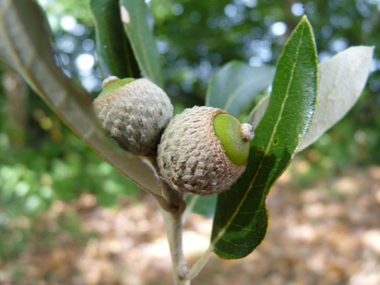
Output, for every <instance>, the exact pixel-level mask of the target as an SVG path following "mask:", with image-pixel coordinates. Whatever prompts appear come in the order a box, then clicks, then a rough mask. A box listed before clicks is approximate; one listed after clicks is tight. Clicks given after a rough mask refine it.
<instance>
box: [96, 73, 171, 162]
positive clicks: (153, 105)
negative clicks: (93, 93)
mask: <svg viewBox="0 0 380 285" xmlns="http://www.w3.org/2000/svg"><path fill="white" fill-rule="evenodd" d="M102 87H103V91H102V92H101V93H100V94H99V96H98V97H97V98H96V99H95V100H94V102H93V106H94V109H95V113H96V114H97V116H98V118H99V119H100V121H101V123H102V127H103V128H104V129H105V131H106V133H107V134H108V135H109V136H110V137H111V139H112V140H113V141H114V142H115V143H116V144H118V145H119V146H121V147H122V148H124V149H126V150H128V151H130V152H131V153H133V154H134V155H143V156H151V155H153V156H155V155H156V151H157V145H158V143H159V142H160V137H161V135H162V132H163V130H164V129H165V127H166V126H167V125H168V123H169V122H170V121H171V119H172V118H173V105H172V104H171V102H170V99H169V97H168V96H167V95H166V93H165V92H164V91H163V90H162V89H161V88H160V87H158V86H157V85H156V84H154V83H152V82H150V81H149V80H147V79H137V80H135V79H134V78H125V79H119V78H117V77H116V76H110V77H108V78H106V79H105V80H104V81H103V84H102Z"/></svg>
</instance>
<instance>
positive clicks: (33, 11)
mask: <svg viewBox="0 0 380 285" xmlns="http://www.w3.org/2000/svg"><path fill="white" fill-rule="evenodd" d="M48 35H49V28H48V25H47V23H46V22H45V19H44V17H43V14H42V12H41V10H40V9H39V7H38V5H37V4H36V3H35V2H34V1H30V0H3V1H0V58H1V59H2V60H3V61H5V62H6V63H7V64H9V65H10V66H11V67H13V68H14V69H16V70H17V71H18V72H19V73H20V74H21V76H22V77H23V78H24V79H25V80H26V81H27V82H28V84H29V85H30V86H31V87H32V88H33V89H34V90H35V91H36V92H37V93H38V94H39V95H40V96H41V97H42V98H43V99H44V100H45V101H46V102H47V104H48V105H49V106H50V107H51V108H52V109H53V110H54V111H55V112H56V113H57V115H58V116H59V117H60V118H61V119H62V121H63V122H64V123H65V124H66V125H67V126H69V127H70V128H71V130H72V131H73V132H74V133H76V134H77V135H78V137H80V138H81V139H82V140H83V141H85V143H87V144H88V145H89V146H90V147H91V148H92V149H93V150H94V151H95V152H96V153H98V154H99V155H100V156H101V157H103V158H104V159H105V160H106V161H108V162H109V163H110V164H111V165H113V166H114V167H115V168H116V169H117V170H119V171H120V172H121V173H123V174H124V175H125V176H127V177H128V178H130V179H131V180H132V181H134V182H135V183H136V184H138V185H139V186H140V187H142V188H143V189H145V190H147V191H150V192H152V193H156V194H159V193H160V187H159V179H158V177H157V174H156V172H155V170H154V168H153V167H152V166H151V164H150V163H149V161H148V160H146V159H144V158H140V157H135V156H131V155H128V154H126V153H121V152H119V151H116V149H114V148H113V147H112V145H111V144H110V143H109V141H108V139H107V138H106V136H105V134H104V132H103V130H102V129H101V127H100V124H99V123H98V120H97V118H96V116H95V113H94V111H93V109H92V105H91V103H92V99H91V97H90V95H88V94H87V93H86V92H85V91H84V90H83V89H81V88H79V87H77V86H75V85H74V84H73V82H72V81H71V80H70V79H69V78H67V77H66V76H65V75H64V74H63V72H62V71H61V69H60V68H58V67H57V66H56V65H55V63H54V61H53V58H54V54H53V52H52V48H51V45H50V42H49V37H48Z"/></svg>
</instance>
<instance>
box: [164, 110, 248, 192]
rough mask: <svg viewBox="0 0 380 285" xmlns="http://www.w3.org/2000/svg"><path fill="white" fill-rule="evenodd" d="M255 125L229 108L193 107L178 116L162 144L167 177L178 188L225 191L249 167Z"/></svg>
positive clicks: (188, 190) (180, 189)
mask: <svg viewBox="0 0 380 285" xmlns="http://www.w3.org/2000/svg"><path fill="white" fill-rule="evenodd" d="M253 137H254V132H253V128H252V126H251V125H249V124H241V123H240V122H239V121H238V120H237V119H236V118H234V117H232V116H231V115H229V114H228V113H227V112H225V111H223V110H221V109H218V108H212V107H193V108H191V109H186V110H185V111H184V112H183V113H182V114H180V115H177V116H175V118H174V119H173V120H172V121H171V122H170V124H169V125H168V126H167V128H166V129H165V131H164V133H163V135H162V138H161V142H160V144H159V146H158V156H157V163H158V166H159V169H160V173H161V175H162V177H163V179H164V180H165V181H166V182H167V183H168V184H169V185H170V186H171V187H172V188H173V189H175V190H178V191H181V192H187V193H192V194H197V195H201V196H207V195H213V194H217V193H221V192H223V191H225V190H227V189H229V188H230V187H231V185H232V184H233V183H235V181H236V180H237V179H238V178H239V177H240V175H241V174H242V173H243V172H244V171H245V168H246V164H247V158H248V153H249V141H250V140H251V139H253Z"/></svg>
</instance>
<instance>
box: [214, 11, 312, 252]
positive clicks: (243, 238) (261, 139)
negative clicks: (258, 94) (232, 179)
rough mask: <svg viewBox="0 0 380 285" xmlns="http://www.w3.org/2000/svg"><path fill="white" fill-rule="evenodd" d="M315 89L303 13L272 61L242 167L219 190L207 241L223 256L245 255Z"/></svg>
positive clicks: (260, 235)
mask: <svg viewBox="0 0 380 285" xmlns="http://www.w3.org/2000/svg"><path fill="white" fill-rule="evenodd" d="M316 88H317V54H316V47H315V41H314V36H313V32H312V28H311V26H310V23H309V22H308V20H307V18H306V16H304V17H303V18H302V20H301V21H300V23H299V25H298V26H297V27H296V28H295V30H294V31H293V34H292V36H291V37H290V39H289V40H288V42H287V44H286V45H285V47H284V51H283V53H282V55H281V57H280V59H279V61H278V64H277V70H276V75H275V78H274V81H273V89H272V96H271V98H270V102H269V105H268V109H267V112H266V113H265V115H264V117H263V119H262V120H261V122H260V124H259V125H258V127H257V129H256V130H255V133H256V135H255V138H254V139H253V140H252V141H251V148H250V155H249V158H248V164H247V169H246V171H245V173H244V174H243V175H242V177H240V178H239V179H238V181H237V183H235V184H234V185H233V186H232V188H231V189H230V190H227V191H226V192H223V193H221V194H219V196H218V201H217V207H216V213H215V218H214V224H213V230H212V238H211V246H212V247H213V250H214V252H215V253H216V254H217V255H218V256H220V257H222V258H226V259H236V258H242V257H244V256H246V255H248V254H250V253H251V252H252V251H253V250H254V249H255V248H256V247H257V246H258V245H259V244H260V243H261V241H262V240H263V239H264V237H265V234H266V231H267V227H268V214H267V208H266V205H265V199H266V196H267V194H268V192H269V190H270V188H271V186H272V185H273V184H274V182H275V181H276V180H277V179H278V177H279V176H280V175H281V174H282V173H283V172H284V171H285V169H286V168H287V166H288V165H289V163H290V162H291V161H292V159H293V157H294V155H295V153H296V151H297V149H298V147H299V146H300V144H301V143H302V141H303V139H304V137H305V135H306V132H307V130H308V127H309V125H310V123H311V120H312V117H313V113H314V107H315V100H316Z"/></svg>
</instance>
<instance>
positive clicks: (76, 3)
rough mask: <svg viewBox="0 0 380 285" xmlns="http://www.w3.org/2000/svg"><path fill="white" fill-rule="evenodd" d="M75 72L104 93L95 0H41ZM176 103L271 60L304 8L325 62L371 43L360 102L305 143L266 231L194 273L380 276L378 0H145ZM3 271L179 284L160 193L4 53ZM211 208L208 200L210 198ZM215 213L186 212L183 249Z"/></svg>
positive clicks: (198, 246) (195, 252) (267, 277)
mask: <svg viewBox="0 0 380 285" xmlns="http://www.w3.org/2000/svg"><path fill="white" fill-rule="evenodd" d="M38 2H39V3H40V4H41V5H42V6H43V7H44V9H45V10H46V11H47V16H48V19H49V22H50V25H51V27H52V30H53V33H54V36H55V44H54V45H55V48H56V51H57V53H58V55H59V58H58V61H59V63H60V65H61V66H62V69H63V70H64V71H65V73H66V74H67V75H68V76H70V77H71V78H72V79H73V80H75V81H76V82H77V83H78V84H80V85H82V86H83V87H84V88H85V89H86V90H87V91H89V92H90V93H91V94H93V96H94V97H95V96H96V94H97V93H99V91H100V88H101V87H100V84H101V78H100V77H101V76H100V72H99V69H98V67H97V56H96V51H95V44H94V25H93V20H92V16H91V13H90V10H89V0H55V1H53V0H39V1H38ZM148 5H149V7H150V13H147V18H148V21H149V23H151V24H152V25H153V22H154V33H155V35H156V37H157V46H158V49H159V52H160V56H161V62H162V65H163V70H164V77H165V80H166V84H165V90H166V91H167V93H168V94H169V96H170V98H171V100H172V102H173V104H174V106H175V112H176V113H180V112H182V110H183V109H184V108H187V107H191V106H194V105H204V98H205V93H206V88H207V83H208V82H209V80H210V79H211V77H212V75H213V74H214V73H215V72H217V71H218V69H219V68H221V67H222V66H223V65H224V64H226V63H227V62H229V61H230V60H233V59H238V60H242V61H245V62H248V63H249V64H250V65H252V66H260V65H275V64H276V61H277V59H278V57H279V55H280V53H281V51H282V47H283V45H284V43H285V41H286V39H287V38H288V36H289V35H290V33H291V31H292V30H293V28H294V27H295V25H296V24H297V22H298V21H299V19H300V17H301V15H302V14H304V13H306V14H307V15H308V17H309V20H310V22H311V23H312V25H313V27H314V32H315V36H316V40H317V46H318V54H319V59H320V61H323V60H326V59H328V58H330V57H331V56H333V55H334V54H335V53H337V52H339V51H342V50H344V49H345V48H347V47H349V46H355V45H374V46H376V48H375V54H374V60H373V64H372V69H371V70H372V72H371V75H370V77H369V80H368V84H367V86H366V88H365V90H364V91H363V94H362V96H361V97H360V99H359V101H358V103H357V104H356V106H355V107H354V108H353V109H352V110H351V111H350V112H349V113H348V114H347V116H346V117H345V118H344V119H343V120H342V121H340V122H339V123H338V124H337V125H336V126H334V127H333V128H332V129H331V130H330V131H328V132H327V133H326V134H324V135H323V136H322V137H321V138H320V139H319V140H318V141H317V142H316V143H315V144H313V145H312V146H311V147H309V148H308V149H306V150H304V151H302V152H301V153H299V154H298V155H297V156H296V158H295V160H294V162H293V163H292V164H291V166H290V167H289V169H288V170H287V171H286V172H285V174H284V175H283V176H282V177H281V178H280V180H279V181H278V183H277V184H276V186H275V187H274V188H273V189H272V190H271V193H270V194H269V196H268V209H269V215H270V222H269V230H268V234H267V238H266V239H265V240H264V242H263V243H262V244H261V245H260V246H259V247H258V249H257V250H256V251H254V252H253V253H252V254H251V255H249V256H248V257H247V258H245V259H241V260H235V261H227V260H221V259H219V258H218V257H216V256H215V255H214V256H212V257H211V259H210V261H209V263H208V264H207V265H206V267H205V268H204V270H203V271H202V272H201V273H200V274H199V276H198V277H197V278H196V279H195V280H194V281H193V284H218V285H219V284H253V283H254V284H297V285H298V284H352V285H356V284H360V285H372V284H373V285H377V284H380V166H379V162H380V151H379V149H380V131H379V130H380V112H379V110H380V72H379V70H380V60H378V59H377V58H378V55H379V52H380V50H379V47H380V34H379V33H378V31H379V30H380V25H379V21H380V15H379V11H380V1H378V0H356V1H355V0H319V1H308V2H306V1H305V2H302V3H301V2H296V1H292V0H286V1H275V0H266V1H264V0H262V1H259V0H233V1H221V0H180V1H176V0H152V1H150V2H149V3H148ZM0 77H1V88H0V284H128V285H129V284H131V285H139V284H170V283H171V263H170V258H169V251H168V247H167V242H166V236H165V231H164V224H163V220H162V218H161V216H160V214H159V212H158V208H157V206H156V204H155V202H154V201H153V200H152V199H151V197H149V196H148V195H147V194H145V193H144V192H143V191H141V190H139V189H138V188H137V187H136V186H135V185H134V184H133V183H132V182H130V181H129V180H128V179H127V178H125V177H124V176H122V175H121V174H120V173H118V172H117V171H116V170H114V169H113V168H112V167H111V166H110V165H108V164H107V163H106V162H104V161H103V160H102V159H101V158H100V157H98V156H97V155H96V154H95V153H94V152H93V151H92V150H91V149H90V148H89V147H88V146H86V145H85V144H84V143H83V142H82V141H81V140H80V139H78V138H77V137H76V136H75V135H74V134H73V133H71V131H70V130H69V129H68V128H67V127H66V126H64V125H63V124H62V123H61V122H60V121H59V119H58V118H57V116H56V115H55V114H54V113H53V112H52V111H51V110H50V109H49V108H48V107H47V105H46V104H45V103H44V102H43V101H42V100H41V99H40V98H39V97H38V96H37V95H36V94H35V93H34V92H33V91H31V90H30V89H29V87H28V86H27V85H26V84H25V83H24V82H23V80H22V79H21V78H20V77H19V76H18V75H17V74H16V73H15V72H14V71H12V70H11V69H9V68H8V67H7V66H5V65H4V64H1V63H0ZM203 207H204V208H203V209H201V210H202V211H203V212H205V213H208V212H210V211H211V212H212V205H210V206H207V203H204V205H203ZM211 225H212V219H211V218H206V217H203V216H200V215H197V214H193V215H191V216H190V218H189V220H188V222H187V223H186V225H185V231H184V243H185V254H186V257H187V258H188V260H189V262H190V263H192V262H194V261H195V260H196V258H197V256H199V255H200V254H201V253H202V251H203V250H205V248H206V247H207V246H208V242H209V235H210V230H211Z"/></svg>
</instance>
